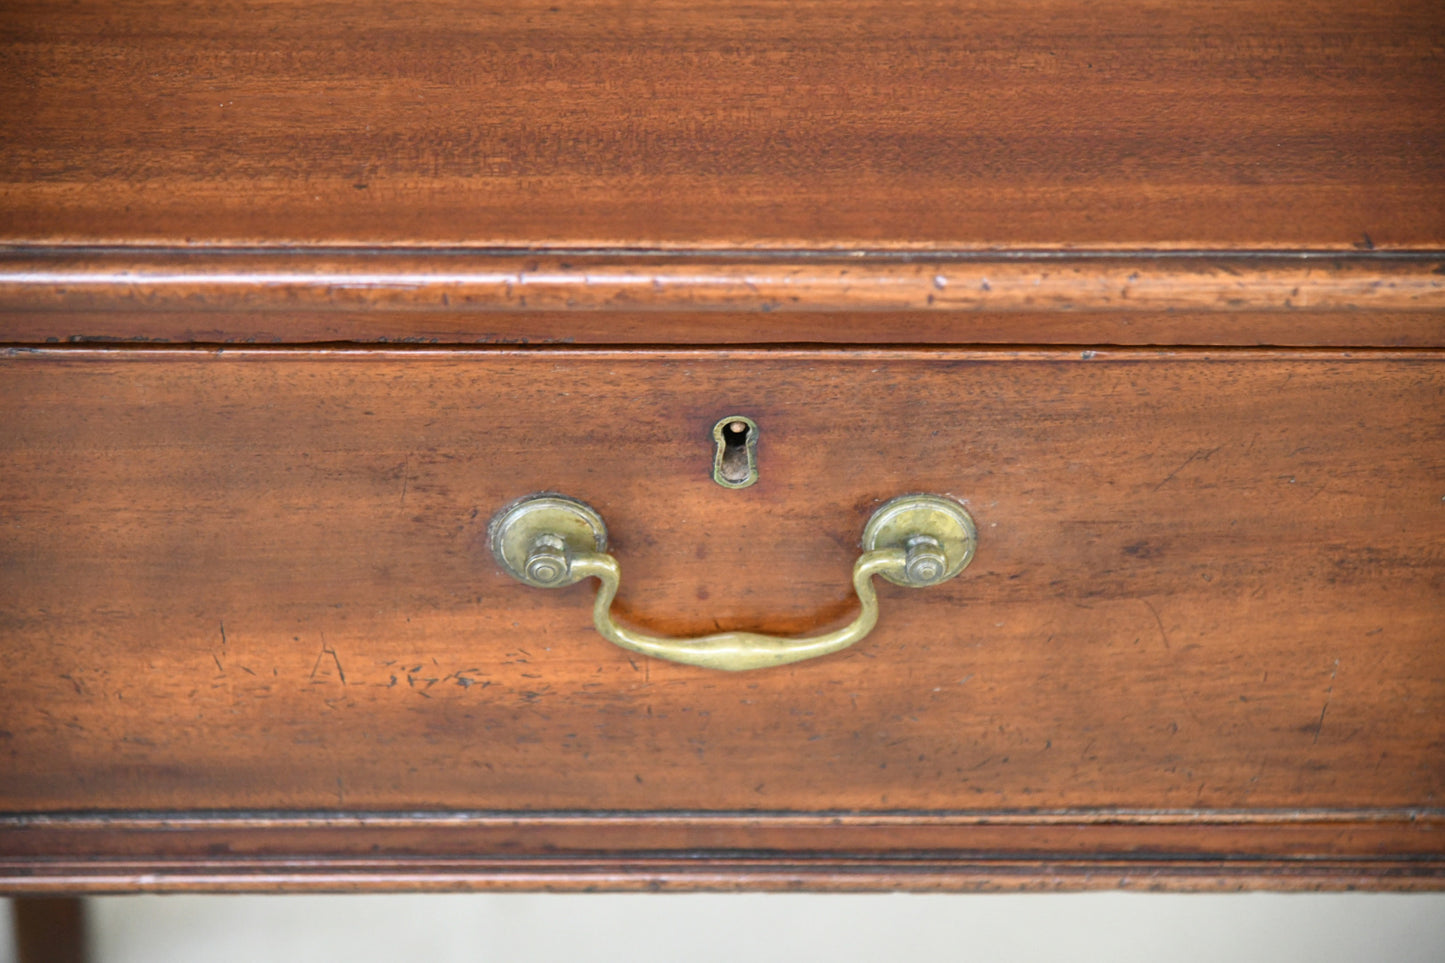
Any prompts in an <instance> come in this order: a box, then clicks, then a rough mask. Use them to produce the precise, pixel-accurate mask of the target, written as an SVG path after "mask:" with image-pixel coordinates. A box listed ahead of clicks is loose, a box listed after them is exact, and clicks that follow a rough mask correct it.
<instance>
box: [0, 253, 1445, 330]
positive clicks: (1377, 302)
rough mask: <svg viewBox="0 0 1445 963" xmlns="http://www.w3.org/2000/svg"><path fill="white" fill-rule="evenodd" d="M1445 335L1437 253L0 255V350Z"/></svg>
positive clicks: (1444, 294) (1442, 269)
mask: <svg viewBox="0 0 1445 963" xmlns="http://www.w3.org/2000/svg"><path fill="white" fill-rule="evenodd" d="M127 339H136V340H142V341H167V340H168V341H181V342H185V341H211V342H230V341H245V342H253V341H273V342H291V343H307V342H317V341H353V342H366V341H393V342H408V341H413V342H414V341H444V342H447V343H467V342H504V343H505V342H553V343H579V342H580V343H588V342H593V343H614V344H615V343H628V342H639V341H641V342H644V343H661V344H666V343H672V344H708V343H732V344H739V343H742V344H746V343H761V342H795V343H796V342H822V343H839V342H842V343H847V342H874V343H880V342H881V343H890V342H891V343H914V344H918V343H930V342H942V343H955V344H957V343H964V344H967V343H989V342H995V343H997V342H1003V343H1030V342H1032V343H1054V344H1058V343H1075V344H1109V343H1116V344H1117V343H1122V344H1211V343H1214V344H1242V345H1248V344H1299V345H1311V344H1333V345H1341V346H1403V345H1409V346H1445V260H1442V258H1441V257H1439V256H1434V255H1418V256H1402V255H1396V256H1388V255H1386V256H1381V255H1330V256H1298V255H1294V256H1279V255H1277V256H1261V255H1250V256H1221V255H1214V256H1200V255H1193V256H1191V255H1169V256H1161V255H1158V254H1154V255H1148V256H1144V255H1135V256H1132V257H1100V256H1085V255H1054V256H1050V255H1047V254H1044V253H1041V252H1033V253H1032V254H1027V255H1013V256H1008V257H1003V256H996V255H995V256H988V255H977V256H954V257H948V258H940V257H927V258H922V257H917V256H911V257H906V258H902V257H897V256H891V257H890V256H887V255H884V254H877V253H875V254H873V255H868V256H854V257H848V258H842V257H829V256H820V255H817V254H816V253H815V254H811V255H810V254H808V253H807V252H793V253H790V254H788V253H773V254H768V255H759V254H747V253H734V254H731V255H727V256H723V255H717V254H712V255H704V254H697V253H694V254H690V255H687V254H673V255H659V254H651V255H646V254H630V255H618V254H610V255H609V254H563V255H559V254H543V253H531V254H518V253H513V254H497V253H493V254H475V253H467V252H463V251H457V250H434V251H414V252H407V253H403V252H398V251H395V250H391V251H381V250H353V251H345V252H342V251H324V250H309V251H298V250H270V251H257V250H237V251H226V252H218V251H208V252H185V251H174V250H171V251H156V250H138V249H134V248H125V249H111V250H108V251H84V252H77V251H71V250H67V249H50V250H43V251H42V250H11V251H8V252H5V251H0V340H7V341H11V342H46V341H52V342H53V341H64V342H84V341H103V340H127Z"/></svg>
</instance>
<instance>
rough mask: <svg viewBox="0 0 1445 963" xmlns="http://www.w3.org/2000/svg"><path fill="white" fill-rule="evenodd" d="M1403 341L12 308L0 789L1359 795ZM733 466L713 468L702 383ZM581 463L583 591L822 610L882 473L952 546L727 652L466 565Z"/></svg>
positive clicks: (844, 572)
mask: <svg viewBox="0 0 1445 963" xmlns="http://www.w3.org/2000/svg"><path fill="white" fill-rule="evenodd" d="M1441 360H1442V359H1441V357H1440V355H1438V354H1435V353H1429V352H1415V353H1399V354H1394V355H1380V354H1363V355H1359V356H1355V357H1351V356H1347V355H1343V354H1337V353H1299V354H1289V353H1270V352H1255V353H1227V354H1214V355H1211V354H1207V353H1202V352H1176V353H1150V352H1132V353H1131V352H1106V351H1100V352H1078V351H1068V352H1065V351H1056V352H1054V351H1050V352H1033V353H1018V352H1002V351H998V352H990V351H972V352H970V351H934V352H927V351H867V352H844V351H828V352H808V351H771V352H763V351H752V352H750V351H734V352H721V353H719V352H709V353H703V352H692V353H690V352H680V351H671V352H669V351H657V352H647V351H641V352H638V351H629V352H607V351H596V352H588V351H531V352H528V351H460V350H458V351H435V352H432V351H411V352H408V351H397V352H370V351H268V350H255V351H238V352H224V353H217V352H207V351H186V350H176V351H169V350H165V351H153V350H125V351H100V350H54V351H28V352H13V353H11V354H10V355H9V356H8V357H7V358H6V360H5V361H4V362H3V366H0V377H3V382H0V383H3V389H0V405H3V412H0V441H3V447H4V453H5V463H6V469H5V471H4V472H3V473H0V512H3V516H0V517H3V519H4V527H5V535H4V539H3V567H0V578H3V592H0V595H3V598H4V610H5V611H4V629H3V632H4V640H5V650H6V653H7V658H8V662H9V665H10V667H11V671H10V672H8V673H6V674H5V675H4V677H3V679H0V706H3V707H4V708H3V710H0V713H3V726H0V728H3V729H4V732H3V735H0V740H3V741H0V750H3V751H0V786H3V787H4V788H3V790H0V804H3V807H4V810H5V811H7V812H11V813H22V812H32V813H33V812H62V811H80V810H145V811H155V810H163V811H175V810H185V811H193V810H218V809H224V810H235V809H243V810H246V809H250V810H305V811H336V812H357V811H412V810H441V811H478V810H488V811H492V810H553V811H556V810H587V811H599V810H605V811H621V810H626V811H658V810H668V811H673V810H684V811H697V810H707V811H729V812H737V811H804V812H818V811H838V810H847V811H929V812H959V811H982V810H987V811H997V810H1015V809H1017V810H1037V809H1043V810H1098V809H1131V810H1133V809H1144V810H1161V811H1163V810H1170V811H1174V810H1190V811H1194V810H1237V809H1244V810H1280V809H1291V808H1310V809H1349V810H1358V809H1399V808H1402V807H1404V808H1411V807H1416V808H1418V807H1433V806H1438V805H1439V798H1440V792H1441V790H1442V786H1445V766H1442V763H1441V760H1442V758H1445V755H1442V743H1445V645H1442V644H1441V642H1442V629H1445V591H1442V588H1445V437H1442V424H1445V397H1442V394H1445V365H1442V364H1441ZM731 414H746V415H748V416H749V417H751V418H752V419H753V420H754V421H755V422H756V423H757V425H758V432H759V434H758V468H759V480H758V483H757V484H756V485H754V486H752V487H750V488H746V489H741V490H731V489H727V488H724V487H722V486H720V485H718V484H716V483H715V482H714V481H713V480H712V477H711V471H712V466H713V456H714V450H713V443H712V436H711V429H712V426H713V424H714V423H715V422H716V421H717V420H718V419H719V418H720V417H722V416H726V415H731ZM537 491H559V492H564V493H566V494H569V495H572V496H575V497H578V498H581V499H583V500H585V501H586V502H588V503H590V504H591V505H593V506H594V507H595V508H596V509H597V510H598V511H599V512H600V513H601V515H602V516H603V517H604V518H605V520H606V522H607V525H608V527H609V529H610V533H611V551H612V552H613V553H614V554H615V555H616V556H617V557H618V559H619V560H620V562H621V564H622V568H623V573H624V576H623V579H622V589H621V593H620V595H619V598H618V602H617V606H616V613H617V616H618V618H619V620H621V621H622V622H624V623H626V624H629V625H632V626H636V627H640V628H645V629H647V630H649V631H652V632H656V633H662V634H675V635H690V634H701V633H708V632H713V631H716V630H718V629H754V630H759V631H764V632H770V633H780V634H793V633H805V632H808V631H811V630H813V629H816V628H819V627H831V626H835V625H838V624H841V623H842V622H844V621H846V620H847V619H848V618H850V617H851V615H852V613H853V612H854V611H855V610H856V606H857V602H856V599H854V597H853V595H852V592H851V588H850V586H849V570H850V567H851V565H852V563H853V561H854V559H855V558H856V556H857V554H858V547H857V546H858V539H859V535H860V532H861V530H862V526H863V523H864V521H865V520H866V519H867V517H868V516H869V514H870V513H871V512H872V511H873V509H874V508H875V507H876V506H877V505H878V504H880V503H881V502H882V501H884V500H886V499H888V498H890V497H892V496H894V495H898V494H901V493H905V492H913V491H924V492H938V493H943V494H948V495H951V496H953V497H955V498H957V499H959V500H961V501H962V502H964V503H965V504H966V505H967V506H968V507H969V509H970V510H971V511H972V513H973V515H974V518H975V519H976V521H977V524H978V528H979V533H980V536H979V547H978V552H977V556H976V558H975V559H974V561H973V563H972V565H971V566H970V567H969V568H968V569H967V570H966V571H965V572H964V573H963V574H962V575H961V576H960V577H959V578H957V579H955V580H953V581H951V582H948V583H946V584H943V585H939V586H935V587H932V588H929V589H926V590H917V591H915V590H911V589H907V588H900V587H896V586H892V585H888V584H886V583H882V582H881V581H880V582H879V595H880V607H881V610H882V616H881V619H880V622H879V624H878V627H877V628H876V630H875V631H874V632H873V633H872V634H871V635H870V636H869V637H868V638H866V639H865V640H864V641H862V642H861V643H859V644H857V645H856V646H854V647H853V648H851V649H849V650H847V651H845V652H842V653H840V654H837V655H832V656H828V657H826V658H823V659H819V660H816V661H810V662H802V663H798V664H796V665H791V666H786V667H783V668H776V669H768V670H763V671H758V672H753V673H743V674H728V673H719V672H716V671H709V670H705V669H698V668H692V667H688V666H683V665H675V664H672V663H667V662H661V661H656V660H651V659H647V658H643V657H640V656H636V655H632V654H629V653H627V652H624V651H622V650H621V649H618V648H615V647H613V646H611V645H609V644H608V643H606V642H605V641H604V640H603V639H602V638H601V637H599V636H598V635H597V634H596V633H595V632H594V631H593V630H592V628H591V622H590V618H591V598H592V595H593V592H594V588H593V586H594V585H595V583H593V582H590V581H589V582H588V583H586V584H583V585H577V586H573V587H570V588H567V589H563V590H558V591H546V590H541V589H536V588H530V587H527V586H524V585H522V584H520V583H518V582H516V581H514V580H512V579H510V578H508V577H507V576H506V575H504V574H503V573H502V572H501V571H500V570H499V568H498V566H497V564H496V562H495V561H494V560H493V558H492V556H491V554H490V552H489V551H488V547H487V522H488V519H489V518H490V516H491V515H492V514H493V513H494V512H495V511H496V510H497V509H498V508H500V507H501V506H502V505H504V504H505V503H507V502H508V501H510V500H512V499H514V498H516V497H517V496H520V495H525V494H527V493H530V492H537Z"/></svg>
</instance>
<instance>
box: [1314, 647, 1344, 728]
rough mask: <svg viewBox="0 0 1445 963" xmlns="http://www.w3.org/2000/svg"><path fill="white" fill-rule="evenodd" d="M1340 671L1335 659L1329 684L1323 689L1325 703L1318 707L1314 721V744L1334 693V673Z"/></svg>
mask: <svg viewBox="0 0 1445 963" xmlns="http://www.w3.org/2000/svg"><path fill="white" fill-rule="evenodd" d="M1339 671H1340V660H1339V659H1336V660H1335V667H1334V668H1333V669H1331V670H1330V685H1329V688H1327V689H1325V704H1324V705H1323V706H1322V707H1321V708H1320V719H1319V721H1318V722H1316V723H1315V738H1314V744H1316V745H1317V744H1318V743H1319V741H1320V730H1322V729H1323V728H1324V727H1325V713H1326V712H1329V711H1330V698H1331V697H1332V696H1333V695H1334V694H1335V675H1336V674H1337V673H1338V672H1339Z"/></svg>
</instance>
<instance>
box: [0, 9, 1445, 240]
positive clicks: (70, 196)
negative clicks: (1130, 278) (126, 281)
mask: <svg viewBox="0 0 1445 963" xmlns="http://www.w3.org/2000/svg"><path fill="white" fill-rule="evenodd" d="M1442 37H1445V7H1442V5H1441V4H1440V3H1438V2H1436V0H1369V2H1362V0H1237V2H1229V0H1212V2H1205V3H1189V4H1177V3H1161V2H1154V0H1111V2H1107V3H1087V4H1086V3H1080V2H1078V0H1043V2H1037V3H1030V4H1028V5H1026V6H1022V7H1021V6H1020V5H1019V4H1018V3H1016V2H1013V0H970V2H965V3H952V2H950V3H941V2H938V3H935V2H916V3H907V2H905V3H899V2H895V0H889V2H876V0H859V2H853V3H849V4H848V5H847V7H846V10H840V9H839V7H838V5H837V4H834V3H825V2H818V0H809V2H799V0H787V2H781V0H777V2H759V3H750V4H714V3H704V4H699V3H696V2H692V0H661V2H648V3H623V2H600V0H599V2H587V3H555V2H552V0H535V2H513V0H508V2H505V3H501V2H489V3H477V2H472V0H433V2H427V3H404V4H398V3H396V2H394V0H351V2H347V3H340V4H338V3H321V2H314V0H271V2H243V0H223V2H217V3H211V4H207V5H205V6H203V7H197V6H195V5H194V4H190V3H185V2H180V0H176V2H166V0H122V2H117V0H83V2H75V3H65V4H55V3H50V2H42V0H11V2H7V3H6V4H4V5H3V8H0V128H3V129H4V131H5V136H4V137H3V138H0V241H3V242H5V243H11V244H33V243H57V244H87V243H107V244H133V243H157V244H187V245H192V244H217V243H219V244H288V243H311V244H328V245H330V244H385V245H414V244H460V245H481V246H503V247H532V246H537V245H563V246H571V247H576V246H605V247H617V246H623V247H665V248H689V247H704V248H719V247H721V248H750V249H751V248H809V249H811V248H825V249H853V248H860V247H861V248H890V249H897V248H905V249H919V250H947V249H960V248H961V249H987V248H993V247H998V246H1003V247H1016V246H1025V247H1050V248H1052V247H1059V248H1073V247H1081V246H1082V247H1096V248H1104V249H1111V250H1128V249H1134V248H1169V249H1181V248H1182V249H1191V248H1220V249H1252V248H1268V249H1280V250H1293V249H1328V250H1341V251H1352V250H1361V249H1364V250H1368V249H1408V248H1422V247H1425V248H1438V247H1439V246H1440V245H1441V244H1442V242H1445V191H1442V190H1441V176H1442V170H1445V59H1442V54H1441V50H1442V46H1441V41H1442Z"/></svg>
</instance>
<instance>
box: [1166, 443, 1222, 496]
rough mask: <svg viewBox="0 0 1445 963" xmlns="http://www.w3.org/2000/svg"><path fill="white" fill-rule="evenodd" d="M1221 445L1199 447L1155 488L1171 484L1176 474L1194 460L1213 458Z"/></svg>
mask: <svg viewBox="0 0 1445 963" xmlns="http://www.w3.org/2000/svg"><path fill="white" fill-rule="evenodd" d="M1219 447H1221V446H1216V447H1214V448H1201V449H1199V450H1198V451H1196V452H1195V453H1194V454H1192V455H1190V456H1189V457H1188V458H1186V459H1184V461H1183V463H1181V464H1180V466H1179V467H1178V468H1176V469H1174V470H1173V471H1171V472H1170V473H1169V474H1167V475H1165V476H1164V480H1163V481H1161V482H1160V483H1159V484H1157V485H1155V486H1154V490H1155V491H1156V492H1157V491H1158V490H1159V489H1161V488H1163V487H1164V486H1165V485H1167V484H1169V483H1170V482H1171V481H1173V480H1174V477H1175V476H1176V475H1178V474H1179V473H1180V472H1181V471H1183V470H1184V469H1186V468H1188V467H1189V466H1190V465H1191V464H1192V463H1193V462H1195V461H1208V460H1209V459H1210V458H1212V457H1213V456H1214V453H1215V452H1217V451H1218V450H1219Z"/></svg>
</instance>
